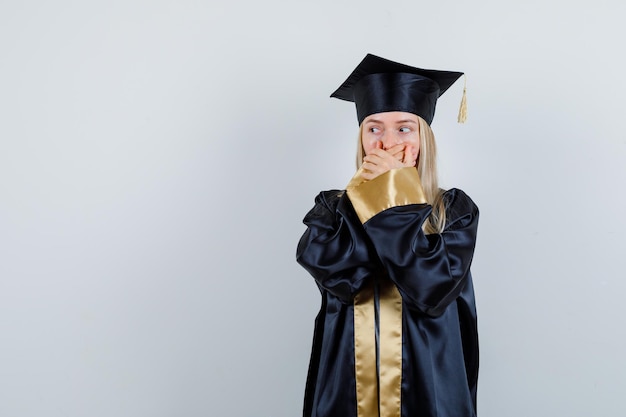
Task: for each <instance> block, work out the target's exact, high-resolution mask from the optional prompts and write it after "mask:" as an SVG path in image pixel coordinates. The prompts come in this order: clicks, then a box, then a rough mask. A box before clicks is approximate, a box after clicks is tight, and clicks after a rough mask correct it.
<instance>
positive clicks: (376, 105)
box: [331, 54, 467, 125]
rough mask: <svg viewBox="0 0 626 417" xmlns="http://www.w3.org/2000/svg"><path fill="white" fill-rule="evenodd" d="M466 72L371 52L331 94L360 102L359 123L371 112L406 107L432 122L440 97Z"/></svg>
mask: <svg viewBox="0 0 626 417" xmlns="http://www.w3.org/2000/svg"><path fill="white" fill-rule="evenodd" d="M461 75H463V73H462V72H453V71H437V70H428V69H422V68H416V67H411V66H409V65H405V64H400V63H399V62H394V61H390V60H388V59H385V58H381V57H378V56H376V55H372V54H367V55H366V56H365V58H364V59H363V61H361V63H360V64H359V65H358V66H357V67H356V68H355V70H354V71H352V74H350V76H349V77H348V79H346V81H344V83H343V84H342V85H341V86H340V87H339V88H338V89H337V90H336V91H335V92H334V93H332V94H331V97H335V98H338V99H341V100H346V101H352V102H354V103H355V104H356V113H357V118H358V120H359V125H360V124H361V123H362V122H363V120H364V119H365V118H366V117H367V116H369V115H370V114H375V113H382V112H388V111H404V112H407V113H413V114H416V115H418V116H420V117H421V118H422V119H424V120H426V122H427V123H428V124H429V125H430V124H431V122H432V121H433V117H434V116H435V106H436V104H437V99H438V98H439V97H440V96H441V95H442V94H443V93H445V92H446V90H447V89H448V88H450V86H451V85H452V84H454V82H455V81H456V80H457V79H458V78H459V77H460V76H461ZM466 113H467V110H466V99H465V88H464V89H463V99H462V100H461V109H460V110H459V119H458V120H459V123H463V122H465V118H466Z"/></svg>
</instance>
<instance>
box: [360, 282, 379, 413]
mask: <svg viewBox="0 0 626 417" xmlns="http://www.w3.org/2000/svg"><path fill="white" fill-rule="evenodd" d="M374 326H375V313H374V284H373V283H369V284H368V285H367V286H366V287H365V288H363V289H362V290H361V291H360V292H359V293H358V294H357V295H356V296H355V297H354V370H355V375H356V402H357V417H379V416H378V378H377V375H376V335H375V333H374V332H375V329H374Z"/></svg>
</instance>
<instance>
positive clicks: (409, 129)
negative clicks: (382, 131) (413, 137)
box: [398, 126, 411, 133]
mask: <svg viewBox="0 0 626 417" xmlns="http://www.w3.org/2000/svg"><path fill="white" fill-rule="evenodd" d="M398 130H399V131H400V132H401V133H410V132H411V128H410V127H406V126H404V127H401V128H400V129H398Z"/></svg>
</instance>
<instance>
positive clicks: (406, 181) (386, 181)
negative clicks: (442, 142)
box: [346, 167, 426, 223]
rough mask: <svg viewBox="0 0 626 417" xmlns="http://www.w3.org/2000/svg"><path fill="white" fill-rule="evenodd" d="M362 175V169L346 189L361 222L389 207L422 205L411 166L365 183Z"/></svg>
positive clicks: (420, 192) (419, 191) (415, 171)
mask: <svg viewBox="0 0 626 417" xmlns="http://www.w3.org/2000/svg"><path fill="white" fill-rule="evenodd" d="M362 174H363V168H361V169H359V170H358V171H357V173H356V174H355V175H354V177H352V180H350V183H348V185H347V186H346V193H348V197H349V198H350V201H351V202H352V205H353V206H354V211H355V212H356V214H357V216H359V220H361V223H366V222H367V221H368V220H369V219H371V218H372V217H374V216H375V215H377V214H378V213H380V212H381V211H384V210H386V209H388V208H391V207H397V206H406V205H409V204H425V203H426V197H425V196H424V190H423V189H422V183H421V182H420V177H419V175H418V174H417V169H415V168H413V167H407V168H399V169H392V170H390V171H387V172H385V173H384V174H382V175H379V176H378V177H376V178H374V179H373V180H371V181H365V180H364V179H363V177H362Z"/></svg>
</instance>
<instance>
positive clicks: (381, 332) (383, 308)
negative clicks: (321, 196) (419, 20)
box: [346, 168, 426, 417]
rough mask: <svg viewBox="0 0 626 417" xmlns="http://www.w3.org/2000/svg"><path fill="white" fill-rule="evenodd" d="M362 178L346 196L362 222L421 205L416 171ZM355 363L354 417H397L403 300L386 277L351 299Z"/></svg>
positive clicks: (357, 177)
mask: <svg viewBox="0 0 626 417" xmlns="http://www.w3.org/2000/svg"><path fill="white" fill-rule="evenodd" d="M361 173H362V169H359V170H358V171H357V173H356V174H355V176H354V177H353V178H352V180H351V181H350V183H349V184H348V186H347V187H346V192H347V194H348V197H349V198H350V201H351V202H352V205H353V207H354V210H355V212H356V214H357V216H358V217H359V220H361V222H362V223H366V222H367V221H368V220H369V219H371V218H372V217H374V216H375V215H376V214H378V213H380V212H381V211H384V210H386V209H388V208H391V207H396V206H401V205H408V204H423V203H426V199H425V198H424V192H423V190H422V186H421V183H420V180H419V176H418V175H417V170H416V169H415V168H401V169H394V170H391V171H388V172H386V173H385V174H383V175H380V176H379V177H376V178H375V179H373V180H371V181H366V180H364V179H363V178H362V176H361ZM407 250H410V249H409V248H407ZM376 286H377V287H376ZM377 318H378V320H377ZM377 321H378V344H377V343H376V330H377V328H376V325H377ZM354 363H355V379H356V399H357V416H358V417H400V414H401V407H400V405H401V384H402V297H401V295H400V293H399V292H398V289H397V288H396V286H395V284H394V283H393V282H391V281H390V280H389V279H387V278H383V279H379V280H378V282H376V283H374V282H370V283H368V285H367V286H366V287H365V288H363V289H362V290H361V291H360V292H359V293H358V294H357V295H356V296H355V298H354Z"/></svg>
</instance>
